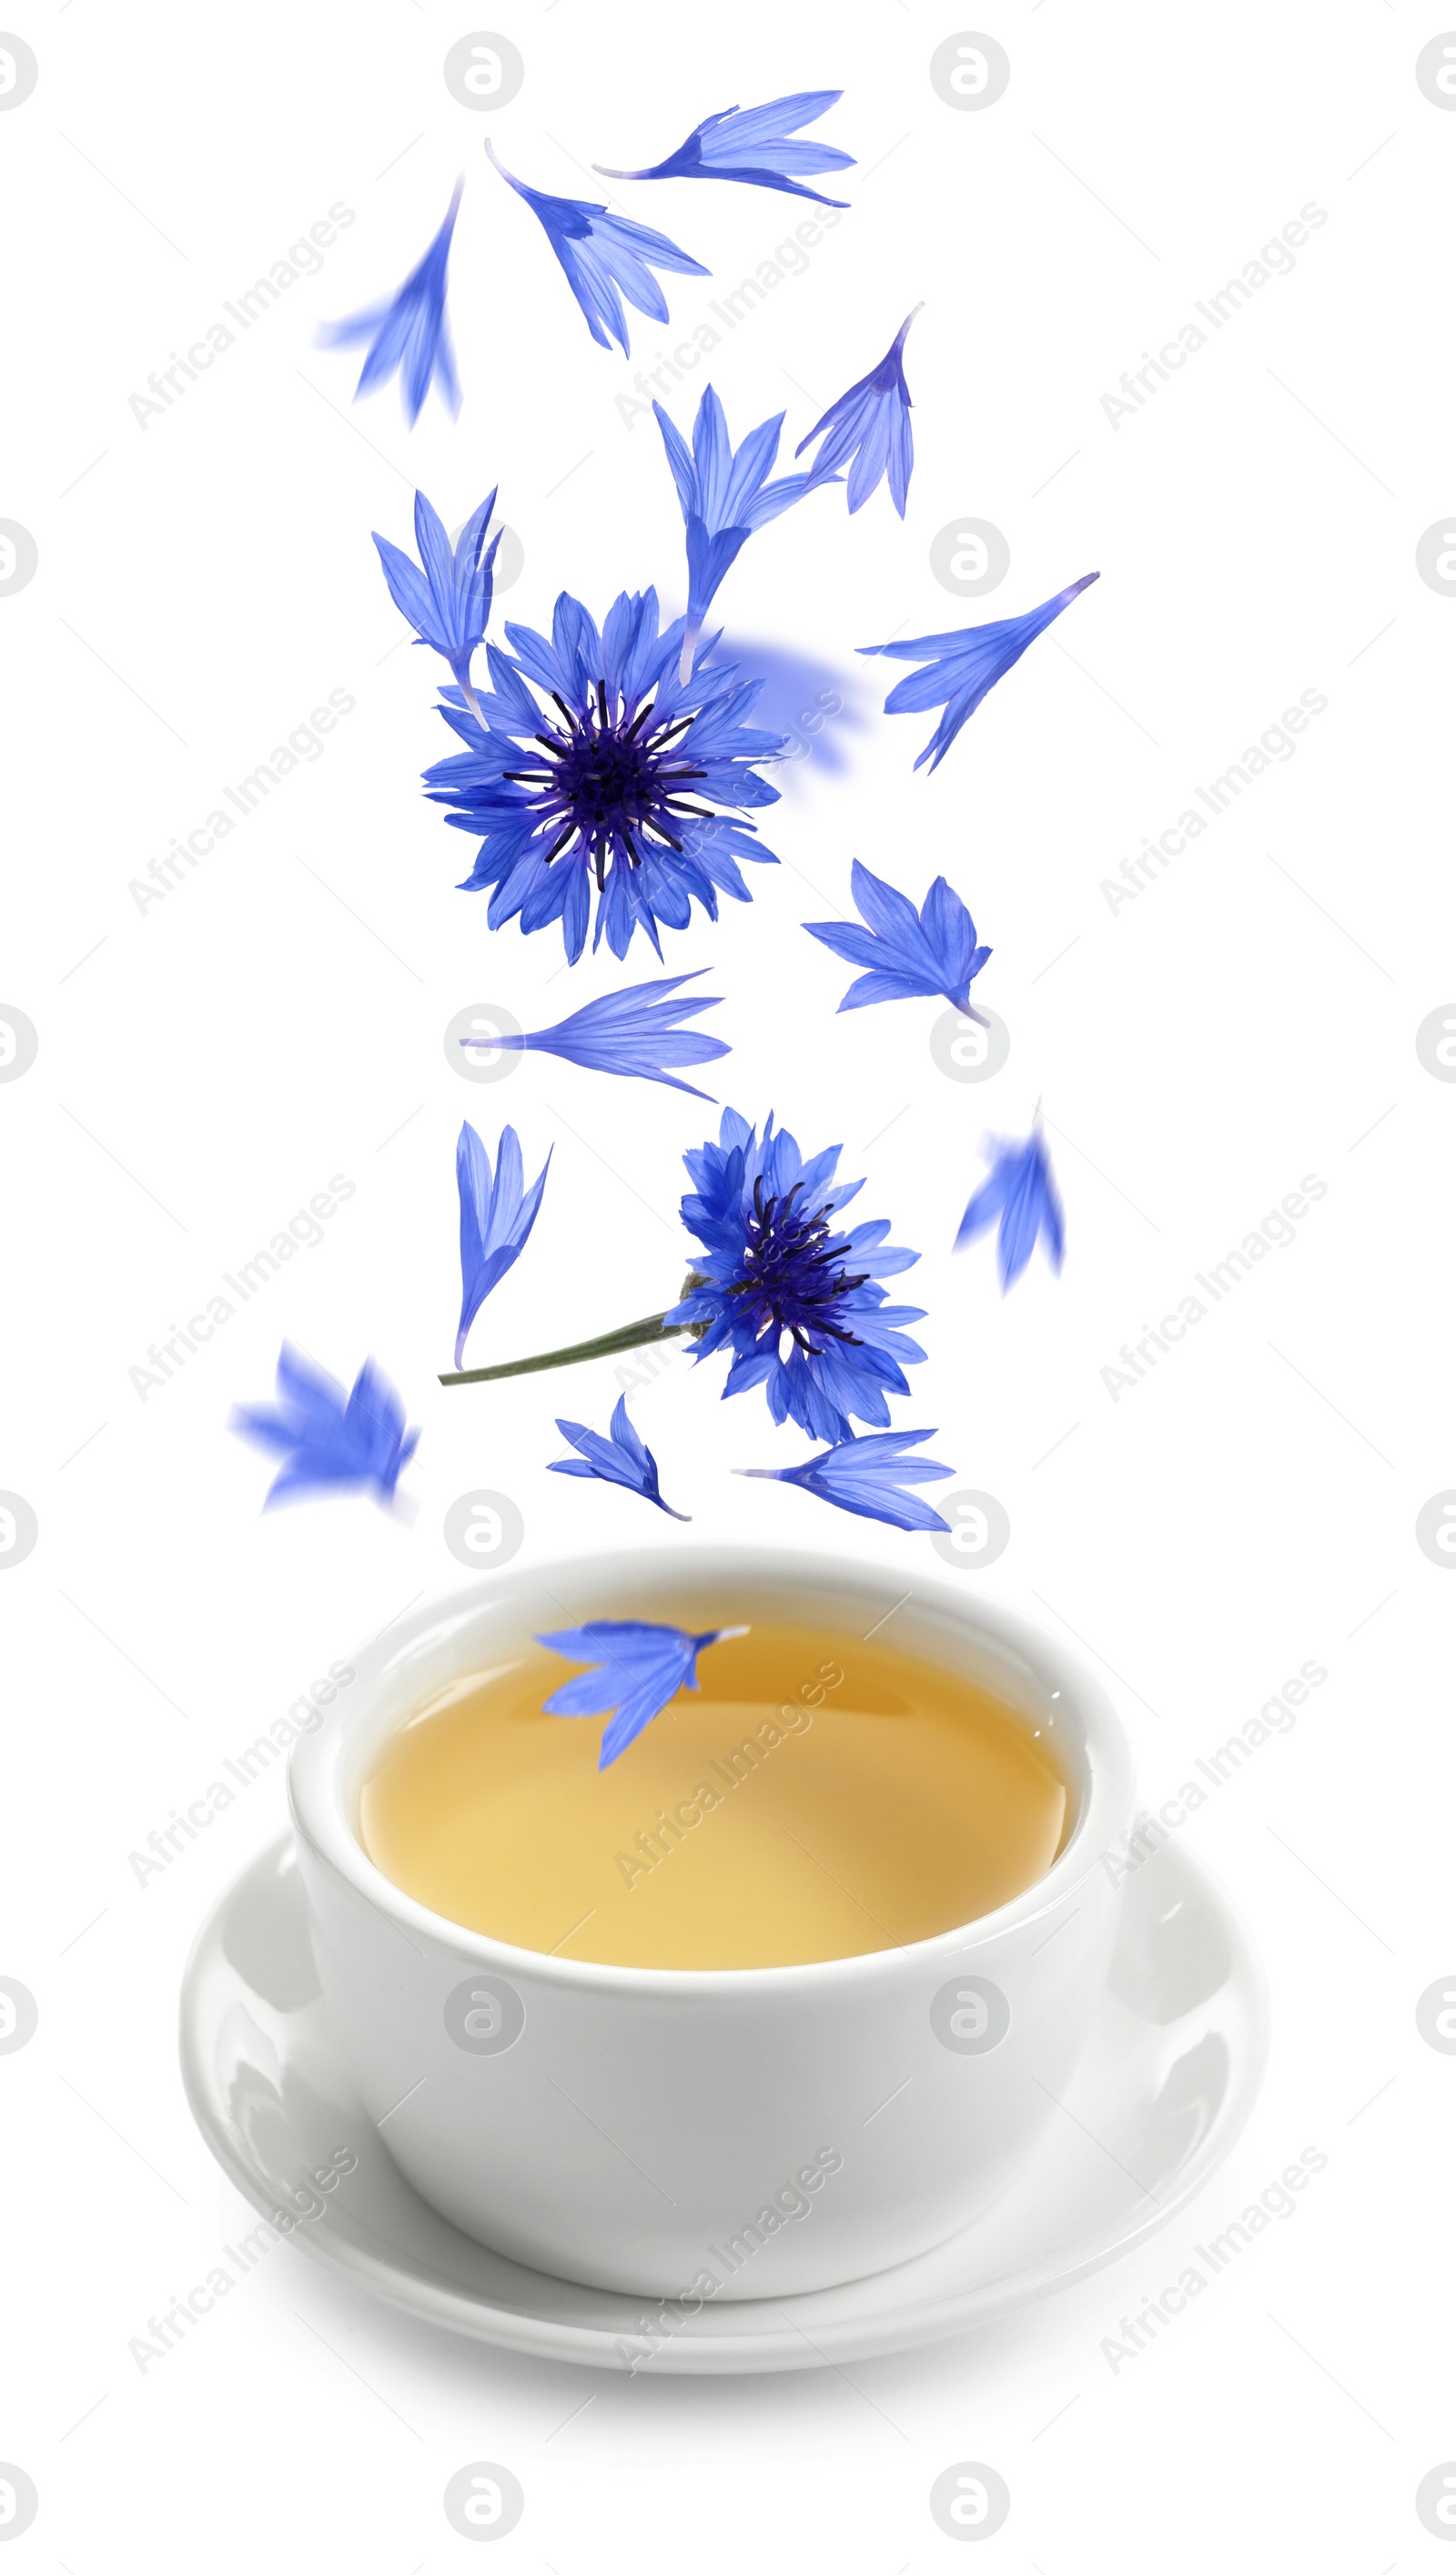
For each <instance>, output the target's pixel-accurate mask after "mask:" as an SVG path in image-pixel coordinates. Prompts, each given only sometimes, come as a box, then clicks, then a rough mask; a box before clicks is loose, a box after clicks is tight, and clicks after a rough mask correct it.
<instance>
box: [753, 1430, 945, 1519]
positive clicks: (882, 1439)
mask: <svg viewBox="0 0 1456 2575" xmlns="http://www.w3.org/2000/svg"><path fill="white" fill-rule="evenodd" d="M934 1436H935V1433H934V1431H933V1430H880V1431H875V1432H872V1433H871V1434H870V1435H869V1436H867V1437H865V1438H860V1439H841V1440H840V1441H839V1444H838V1446H837V1447H834V1448H825V1449H823V1450H822V1451H821V1453H820V1454H819V1455H818V1456H817V1457H806V1458H805V1459H804V1461H803V1464H802V1465H801V1466H735V1467H734V1468H733V1472H734V1474H735V1475H757V1476H762V1477H764V1478H770V1479H771V1480H772V1481H774V1482H775V1483H779V1484H801V1485H802V1487H803V1489H804V1491H805V1492H806V1493H817V1495H818V1497H819V1500H820V1501H821V1502H832V1503H833V1504H834V1507H835V1509H836V1510H841V1511H856V1512H857V1513H858V1515H859V1517H860V1519H864V1520H887V1521H888V1522H889V1525H890V1527H891V1528H901V1529H945V1528H948V1527H949V1525H950V1523H949V1521H948V1520H944V1519H942V1518H941V1516H940V1513H939V1512H938V1511H932V1510H931V1508H930V1505H929V1503H928V1502H922V1501H918V1500H917V1499H916V1497H915V1495H914V1494H913V1493H903V1492H901V1491H900V1490H899V1486H900V1485H901V1484H928V1483H933V1482H934V1480H935V1478H936V1477H937V1476H939V1475H953V1474H954V1472H955V1469H954V1467H953V1466H937V1465H936V1463H935V1460H934V1458H933V1457H906V1456H905V1455H904V1454H903V1453H902V1452H903V1451H904V1450H905V1449H906V1448H914V1447H916V1446H917V1445H918V1443H919V1441H920V1440H922V1439H933V1438H934Z"/></svg>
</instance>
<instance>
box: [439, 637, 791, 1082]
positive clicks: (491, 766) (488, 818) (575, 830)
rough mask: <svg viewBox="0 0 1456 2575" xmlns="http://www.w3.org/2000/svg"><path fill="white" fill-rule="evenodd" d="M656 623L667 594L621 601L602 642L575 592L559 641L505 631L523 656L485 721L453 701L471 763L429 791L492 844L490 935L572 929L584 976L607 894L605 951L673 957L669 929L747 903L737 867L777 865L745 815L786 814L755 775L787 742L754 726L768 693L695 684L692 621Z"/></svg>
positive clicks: (488, 700) (742, 685)
mask: <svg viewBox="0 0 1456 2575" xmlns="http://www.w3.org/2000/svg"><path fill="white" fill-rule="evenodd" d="M658 615H659V612H658V599H657V593H656V592H655V591H652V590H649V591H646V592H644V593H642V594H641V595H640V596H635V597H634V596H629V595H628V593H627V592H623V594H622V595H621V597H620V598H618V599H617V600H616V601H615V602H614V604H613V606H612V608H611V609H610V611H609V612H608V616H607V620H606V624H605V626H604V627H603V629H602V631H601V632H600V633H599V632H598V629H597V626H596V624H595V622H594V620H593V619H592V618H591V617H589V615H588V614H587V611H586V609H585V608H584V607H583V606H582V604H581V602H580V601H579V600H575V599H573V598H572V597H571V596H570V594H569V593H567V592H565V591H564V592H563V593H562V596H561V598H560V599H559V600H558V601H557V605H556V614H555V616H554V618H553V621H552V632H551V634H550V636H549V637H548V636H545V635H539V634H537V633H535V632H534V631H533V630H532V628H530V627H526V626H515V625H511V624H509V623H508V624H507V627H506V640H507V642H508V644H509V645H510V647H511V651H510V653H509V654H508V653H505V652H503V651H502V650H501V649H500V648H499V647H498V646H496V645H493V644H488V645H487V646H486V659H487V662H488V665H489V668H490V674H491V680H492V683H493V687H492V690H491V692H490V693H488V694H487V695H485V696H484V697H482V698H480V699H479V700H478V701H477V704H476V706H475V708H473V709H472V708H468V707H467V705H466V703H465V699H464V694H463V692H461V691H459V690H456V689H446V690H445V691H444V692H443V695H442V702H441V709H440V712H441V714H442V715H443V716H444V717H445V720H446V722H447V724H449V725H450V727H451V728H452V730H453V731H454V732H455V733H456V734H458V735H459V736H460V739H461V741H462V742H463V743H464V744H465V745H466V749H465V750H464V752H458V753H456V754H454V755H453V756H452V757H451V758H450V759H448V760H442V761H438V762H437V763H436V764H435V766H434V767H433V768H431V769H428V770H427V771H426V773H425V785H426V789H427V792H428V793H429V794H430V795H431V796H432V797H433V798H434V800H435V801H436V802H437V803H438V804H441V805H447V806H449V807H450V808H451V809H452V811H451V813H450V815H449V820H450V822H451V823H452V824H453V825H454V826H455V828H456V829H457V830H458V831H463V832H473V833H475V834H476V835H477V836H479V837H481V848H480V850H479V852H478V854H477V858H476V864H475V868H474V871H473V872H472V874H471V876H470V877H469V878H468V879H467V880H466V887H465V890H466V891H467V892H470V893H475V892H477V891H478V890H479V889H481V888H484V887H489V888H490V889H491V904H490V913H489V920H490V926H491V928H492V929H493V930H499V929H500V928H501V926H502V924H503V923H505V922H508V921H513V920H516V919H518V918H519V920H520V923H521V927H522V929H523V930H524V931H527V932H531V931H535V930H541V929H544V928H545V927H546V926H547V925H548V924H549V923H551V922H557V921H559V922H560V923H561V926H562V936H563V939H564V942H565V945H566V951H567V956H568V959H569V960H570V962H571V963H572V964H573V965H575V964H576V962H577V959H578V958H579V957H580V956H581V954H582V951H583V949H584V947H585V946H586V941H587V933H588V930H589V929H590V928H591V927H592V895H593V889H594V887H595V890H596V894H597V899H598V900H597V918H596V928H595V931H594V934H593V947H594V948H596V947H598V946H599V945H600V944H601V941H602V939H603V938H604V936H605V938H606V940H607V944H608V946H609V948H610V949H611V950H612V953H613V955H614V956H615V957H625V956H626V954H627V951H628V948H629V947H630V945H631V943H632V940H633V938H634V936H635V935H636V933H637V932H638V931H639V930H641V931H642V932H643V933H644V935H645V936H646V938H647V939H648V940H649V941H650V942H651V944H652V946H653V947H654V948H655V949H656V951H657V953H658V955H659V956H660V957H661V955H662V953H663V952H662V944H661V941H660V939H659V935H658V932H659V925H660V924H666V925H667V926H668V927H669V928H671V929H676V930H681V929H683V928H685V927H686V925H687V923H688V920H689V917H690V913H691V908H692V905H693V903H694V902H697V903H700V904H701V905H702V906H703V909H704V911H705V912H706V913H707V914H708V915H709V918H710V919H711V920H715V921H716V920H717V918H718V906H719V897H720V895H728V897H729V898H730V899H731V900H732V901H733V902H734V903H746V902H748V900H749V895H748V889H747V886H746V885H745V884H744V882H743V877H742V874H741V870H740V867H739V861H741V860H751V861H765V862H767V863H768V864H769V865H775V864H776V861H775V860H774V856H773V852H772V851H771V850H765V849H764V848H763V847H762V846H761V845H760V843H759V842H758V841H757V839H756V837H755V832H754V827H753V825H752V824H751V823H750V822H748V821H746V820H744V819H743V815H744V811H745V809H748V808H751V807H754V806H759V805H773V804H776V803H777V801H778V790H777V788H776V787H770V786H769V785H768V783H767V781H766V780H765V779H763V778H760V777H759V776H758V774H757V770H756V767H755V765H754V764H755V763H756V762H758V761H762V760H767V759H770V758H773V757H774V756H776V755H777V754H778V753H779V752H781V751H782V749H783V747H784V737H783V735H782V734H780V733H763V732H759V731H757V730H756V729H754V728H751V727H749V726H748V725H747V724H746V723H745V722H744V718H745V717H746V716H747V715H748V713H749V711H750V709H751V708H752V705H753V702H754V700H755V698H756V697H757V695H758V692H759V690H760V688H761V687H762V685H763V684H762V682H761V681H760V680H750V681H742V680H740V679H739V677H738V674H737V671H736V669H735V667H734V666H733V664H731V663H723V664H720V665H718V666H716V667H713V668H709V667H707V664H706V661H705V663H704V665H703V666H701V667H700V668H699V669H698V670H696V671H695V672H693V673H692V674H691V675H690V677H689V678H687V679H686V680H685V679H684V678H683V676H682V647H683V638H684V627H683V623H682V621H681V620H678V621H676V622H675V623H674V624H673V625H671V626H669V627H668V628H667V629H666V630H665V631H664V632H663V633H661V634H660V633H659V631H658ZM716 640H717V639H715V641H716ZM709 649H710V651H711V650H712V649H713V647H712V645H710V648H709ZM528 681H530V682H531V683H532V686H533V687H535V688H536V689H538V690H539V691H540V692H541V698H542V700H543V701H545V703H544V704H539V703H538V701H537V699H536V698H535V697H533V695H532V692H531V688H528V686H527V685H526V684H527V682H528ZM725 808H726V809H728V810H727V811H725V810H723V809H725ZM619 998H621V997H619ZM567 1025H568V1026H570V1025H571V1024H570V1023H568V1024H567ZM694 1045H695V1047H697V1046H699V1045H706V1046H708V1048H709V1053H710V1054H711V1053H713V1052H716V1045H715V1044H714V1043H711V1042H709V1041H694ZM663 1060H664V1061H665V1062H668V1063H672V1062H683V1063H702V1062H704V1061H706V1060H707V1059H706V1057H705V1056H704V1055H702V1054H699V1053H690V1054H687V1055H682V1056H676V1055H673V1054H668V1055H665V1057H664V1059H663ZM607 1069H609V1070H610V1069H611V1068H607Z"/></svg>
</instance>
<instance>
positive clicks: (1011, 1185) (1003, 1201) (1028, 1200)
mask: <svg viewBox="0 0 1456 2575" xmlns="http://www.w3.org/2000/svg"><path fill="white" fill-rule="evenodd" d="M986 1150H987V1152H988V1153H989V1154H990V1157H991V1168H990V1171H989V1173H988V1174H987V1176H986V1178H985V1180H983V1181H982V1183H981V1185H980V1188H979V1189H978V1190H977V1191H976V1192H975V1194H974V1196H973V1197H972V1199H971V1201H970V1203H969V1205H968V1207H967V1208H966V1211H965V1214H964V1216H963V1217H962V1218H961V1220H960V1231H959V1233H958V1234H957V1235H956V1238H955V1250H956V1251H957V1252H959V1251H961V1250H962V1249H963V1248H964V1246H965V1245H966V1244H967V1243H969V1242H970V1241H971V1240H972V1238H973V1237H974V1236H975V1235H977V1234H982V1233H984V1231H985V1229H986V1228H987V1226H991V1225H995V1224H996V1223H997V1222H998V1221H999V1225H1000V1233H999V1235H998V1237H997V1240H996V1265H997V1268H998V1269H999V1271H1000V1274H1001V1293H1002V1294H1003V1295H1004V1293H1005V1291H1006V1289H1007V1288H1008V1287H1011V1286H1012V1285H1013V1283H1014V1282H1015V1281H1016V1280H1017V1279H1019V1278H1020V1276H1021V1273H1022V1271H1023V1270H1024V1269H1025V1267H1026V1264H1027V1262H1028V1261H1029V1260H1030V1258H1031V1255H1032V1253H1033V1251H1034V1250H1035V1248H1036V1240H1037V1237H1038V1235H1044V1236H1045V1238H1046V1257H1047V1259H1048V1260H1049V1262H1050V1263H1051V1266H1052V1268H1053V1270H1059V1269H1060V1268H1061V1263H1062V1254H1063V1252H1064V1250H1065V1246H1066V1236H1065V1230H1064V1226H1063V1221H1062V1212H1061V1201H1060V1199H1059V1198H1058V1197H1057V1193H1056V1183H1055V1181H1054V1180H1053V1179H1052V1176H1051V1166H1050V1164H1049V1163H1048V1161H1047V1159H1046V1148H1045V1146H1044V1145H1043V1143H1042V1141H1041V1136H1040V1132H1039V1130H1037V1129H1034V1128H1033V1130H1032V1132H1031V1134H1030V1135H1029V1136H1028V1137H1027V1138H1026V1141H1025V1143H1024V1144H1022V1145H1016V1144H1012V1143H1011V1142H1010V1141H1009V1140H1003V1141H1001V1142H1000V1143H998V1144H992V1145H990V1146H988V1147H987V1149H986Z"/></svg>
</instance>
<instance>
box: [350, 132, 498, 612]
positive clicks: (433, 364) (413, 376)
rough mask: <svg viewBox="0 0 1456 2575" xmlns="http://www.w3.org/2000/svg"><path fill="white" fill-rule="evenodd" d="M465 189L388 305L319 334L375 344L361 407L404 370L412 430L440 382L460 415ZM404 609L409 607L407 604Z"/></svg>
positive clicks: (357, 391) (364, 373) (359, 390)
mask: <svg viewBox="0 0 1456 2575" xmlns="http://www.w3.org/2000/svg"><path fill="white" fill-rule="evenodd" d="M464 187H465V181H464V180H463V179H461V180H458V181H457V183H456V189H455V194H454V196H453V197H452V198H451V200H450V206H449V210H448V212H447V214H446V217H445V221H444V223H443V224H442V225H441V227H440V230H439V232H438V233H437V234H436V236H435V239H434V240H433V242H432V243H431V245H430V247H429V249H428V250H427V252H426V253H425V256H424V258H423V259H422V260H421V261H420V262H419V264H418V266H417V267H415V268H412V269H411V271H410V274H409V276H408V277H407V278H406V280H405V282H404V285H403V286H401V287H400V288H398V289H397V291H396V293H395V294H394V295H393V296H391V297H390V299H389V301H388V302H387V303H384V304H372V305H370V306H369V307H368V308H367V310H366V311H364V312H362V313H351V314H350V315H349V317H348V319H347V320H345V321H343V322H325V323H322V324H321V325H320V329H319V335H318V336H319V343H320V346H321V347H323V348H326V349H342V348H348V347H349V346H350V345H351V344H352V343H353V342H355V341H357V340H368V341H369V343H370V347H369V350H368V353H367V355H366V357H365V361H364V365H363V368H362V369H361V371H360V377H359V382H358V384H357V385H356V386H355V388H354V398H355V401H356V402H357V401H358V399H359V397H360V395H361V394H367V393H369V392H371V391H372V390H373V388H374V386H376V385H378V384H383V383H384V381H385V379H386V378H387V377H389V376H392V375H393V374H394V373H395V371H396V369H398V370H399V377H400V391H401V394H402V395H403V397H404V404H405V413H406V417H407V418H408V420H409V423H410V427H411V428H412V429H413V428H414V426H415V423H416V421H417V420H418V419H419V417H420V412H421V408H422V406H423V404H424V400H425V396H426V395H427V393H428V392H429V391H430V386H431V383H432V381H433V380H435V379H436V378H438V379H439V383H440V390H441V392H442V393H443V395H444V396H445V399H446V401H447V402H448V403H449V405H450V408H451V410H452V411H453V412H458V411H459V409H460V384H459V381H458V379H457V376H456V372H455V353H454V351H453V349H452V348H451V345H450V325H449V323H448V322H447V320H446V316H445V288H446V273H447V271H448V269H449V266H450V242H451V235H452V234H453V233H454V231H455V219H456V216H457V215H458V214H459V212H460V200H461V193H462V191H463V189H464ZM376 542H378V541H377V540H376ZM391 587H393V585H391ZM400 605H401V606H402V607H403V605H404V603H403V601H401V602H400ZM409 614H410V612H409V610H408V609H405V615H406V616H407V617H408V616H409ZM412 622H413V621H412Z"/></svg>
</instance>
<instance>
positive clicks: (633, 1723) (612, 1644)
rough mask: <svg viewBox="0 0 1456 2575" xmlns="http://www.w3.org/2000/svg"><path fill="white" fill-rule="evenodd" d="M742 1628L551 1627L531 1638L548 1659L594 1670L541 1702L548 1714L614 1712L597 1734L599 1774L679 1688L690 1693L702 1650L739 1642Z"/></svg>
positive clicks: (610, 1622)
mask: <svg viewBox="0 0 1456 2575" xmlns="http://www.w3.org/2000/svg"><path fill="white" fill-rule="evenodd" d="M747 1632H748V1631H747V1629H746V1627H709V1628H707V1629H705V1631H704V1633H703V1634H702V1635H701V1636H694V1635H689V1634H687V1633H685V1631H684V1630H683V1629H682V1628H681V1627H657V1626H650V1625H649V1624H648V1623H647V1622H646V1621H645V1620H643V1619H639V1618H593V1619H590V1620H589V1621H588V1623H587V1625H586V1626H585V1627H557V1628H554V1629H553V1630H552V1632H551V1633H550V1634H549V1635H545V1636H538V1637H537V1639H536V1641H537V1643H538V1644H539V1645H550V1647H551V1649H552V1652H553V1653H554V1654H565V1655H566V1656H567V1657H568V1658H569V1660H571V1661H572V1662H583V1663H586V1662H590V1663H592V1664H594V1665H596V1666H598V1667H599V1668H596V1669H594V1670H592V1671H589V1672H578V1673H577V1675H576V1677H575V1679H573V1680H569V1681H564V1682H563V1684H562V1686H561V1688H560V1689H559V1690H555V1691H554V1692H553V1693H552V1696H551V1697H550V1698H549V1699H547V1701H546V1702H545V1706H544V1710H543V1713H544V1714H545V1715H547V1716H604V1715H606V1714H607V1713H608V1711H609V1710H610V1709H613V1708H615V1709H616V1710H617V1713H616V1715H615V1716H614V1717H613V1719H612V1723H611V1724H610V1725H609V1726H608V1727H607V1728H606V1729H605V1731H604V1733H603V1736H602V1753H601V1758H600V1759H599V1761H598V1764H597V1767H598V1769H599V1770H606V1769H607V1768H609V1766H610V1765H611V1763H612V1762H614V1761H615V1760H616V1759H617V1756H618V1754H619V1753H620V1752H625V1751H626V1750H627V1747H628V1745H629V1743H631V1742H632V1741H633V1739H634V1737H635V1736H637V1735H639V1734H641V1732H642V1730H643V1727H644V1726H645V1725H650V1724H651V1722H652V1720H653V1718H654V1717H655V1716H658V1715H660V1714H661V1712H662V1710H663V1709H664V1708H665V1707H666V1706H667V1705H668V1703H669V1701H670V1700H671V1699H675V1698H676V1697H677V1695H678V1692H679V1690H680V1689H697V1687H698V1657H699V1655H700V1654H701V1653H702V1652H703V1649H704V1647H705V1646H706V1645H716V1644H718V1643H719V1642H720V1641H721V1639H722V1638H723V1637H725V1636H745V1635H746V1634H747Z"/></svg>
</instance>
